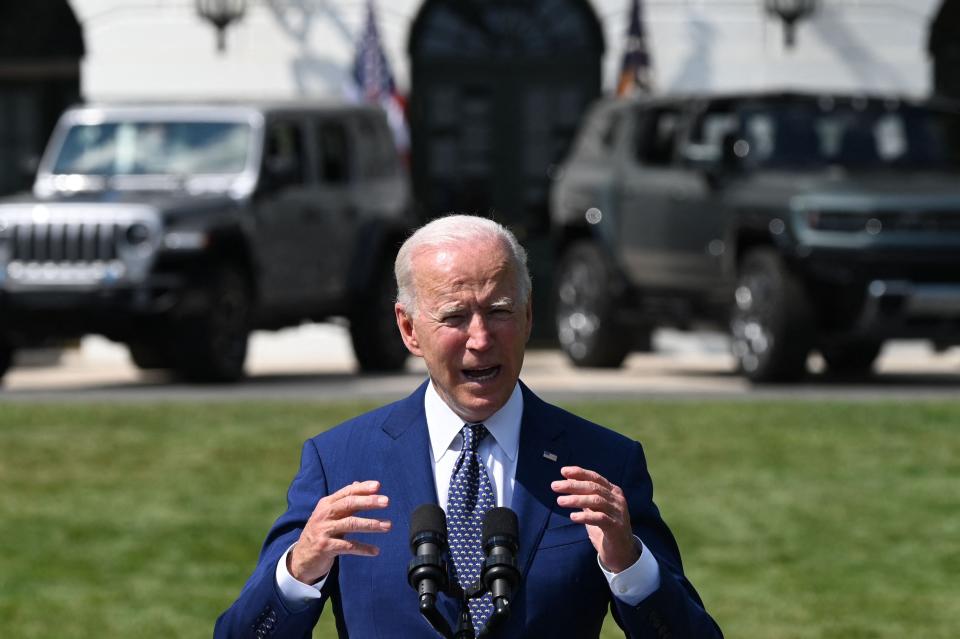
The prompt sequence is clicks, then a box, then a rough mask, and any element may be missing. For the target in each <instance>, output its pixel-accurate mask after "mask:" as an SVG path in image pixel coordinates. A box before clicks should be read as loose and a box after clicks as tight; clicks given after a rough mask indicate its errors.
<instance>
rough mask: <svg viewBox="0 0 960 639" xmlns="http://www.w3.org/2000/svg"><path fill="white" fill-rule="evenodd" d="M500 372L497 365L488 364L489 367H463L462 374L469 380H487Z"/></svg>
mask: <svg viewBox="0 0 960 639" xmlns="http://www.w3.org/2000/svg"><path fill="white" fill-rule="evenodd" d="M499 373H500V367H499V366H490V367H489V368H465V369H463V376H464V377H466V378H467V379H469V380H470V381H471V382H487V381H490V380H491V379H493V378H494V377H496V376H497V375H498V374H499Z"/></svg>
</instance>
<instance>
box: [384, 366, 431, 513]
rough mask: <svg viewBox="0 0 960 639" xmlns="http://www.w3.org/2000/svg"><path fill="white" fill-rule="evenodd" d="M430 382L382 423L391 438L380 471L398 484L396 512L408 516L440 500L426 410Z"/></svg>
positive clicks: (392, 497)
mask: <svg viewBox="0 0 960 639" xmlns="http://www.w3.org/2000/svg"><path fill="white" fill-rule="evenodd" d="M427 383H428V382H427ZM427 383H424V384H423V385H421V386H420V388H418V389H417V390H416V391H414V393H413V394H412V395H410V396H409V397H407V399H405V400H404V401H403V402H401V403H400V404H398V406H397V410H396V411H394V412H393V413H392V414H391V415H390V416H389V417H388V418H387V419H386V420H385V421H384V422H383V424H381V428H382V429H383V432H384V433H386V434H387V436H388V439H387V441H386V444H385V447H384V458H383V460H382V464H381V467H380V473H381V475H382V476H384V477H386V478H389V480H390V482H391V484H392V486H393V487H394V490H393V492H392V493H391V499H395V500H396V503H395V504H394V508H395V509H396V512H398V513H400V514H402V515H405V516H406V517H407V518H408V519H409V514H410V513H412V512H413V511H414V509H416V507H417V506H419V505H421V504H436V503H437V488H436V486H435V485H434V480H433V461H432V460H431V458H430V435H429V433H428V432H427V419H426V416H425V415H424V411H423V394H424V392H425V390H426V384H427Z"/></svg>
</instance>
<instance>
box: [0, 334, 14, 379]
mask: <svg viewBox="0 0 960 639" xmlns="http://www.w3.org/2000/svg"><path fill="white" fill-rule="evenodd" d="M15 353H16V350H15V349H14V348H13V347H12V346H10V345H9V344H7V343H6V342H0V383H2V382H3V378H4V377H5V376H6V374H7V371H9V370H10V367H11V366H13V356H14V354H15Z"/></svg>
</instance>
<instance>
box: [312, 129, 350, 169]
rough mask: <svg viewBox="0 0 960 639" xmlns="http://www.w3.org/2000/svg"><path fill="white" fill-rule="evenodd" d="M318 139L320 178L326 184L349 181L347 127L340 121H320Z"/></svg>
mask: <svg viewBox="0 0 960 639" xmlns="http://www.w3.org/2000/svg"><path fill="white" fill-rule="evenodd" d="M319 139H320V180H321V181H322V182H325V183H327V184H346V183H347V182H349V181H350V155H349V152H350V150H349V145H348V139H349V138H348V137H347V129H346V127H344V125H343V124H342V123H341V122H329V121H328V122H322V123H321V124H320V131H319Z"/></svg>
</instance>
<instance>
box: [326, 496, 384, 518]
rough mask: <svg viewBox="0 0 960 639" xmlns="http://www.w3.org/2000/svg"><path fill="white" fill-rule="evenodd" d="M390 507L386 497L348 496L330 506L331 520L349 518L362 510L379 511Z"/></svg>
mask: <svg viewBox="0 0 960 639" xmlns="http://www.w3.org/2000/svg"><path fill="white" fill-rule="evenodd" d="M389 505H390V498H389V497H387V496H386V495H346V496H344V497H342V498H340V499H338V500H336V501H334V502H333V503H331V504H329V516H330V518H331V519H342V518H344V517H349V516H350V515H353V514H355V513H358V512H360V511H361V510H378V509H383V508H386V507H387V506H389Z"/></svg>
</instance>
